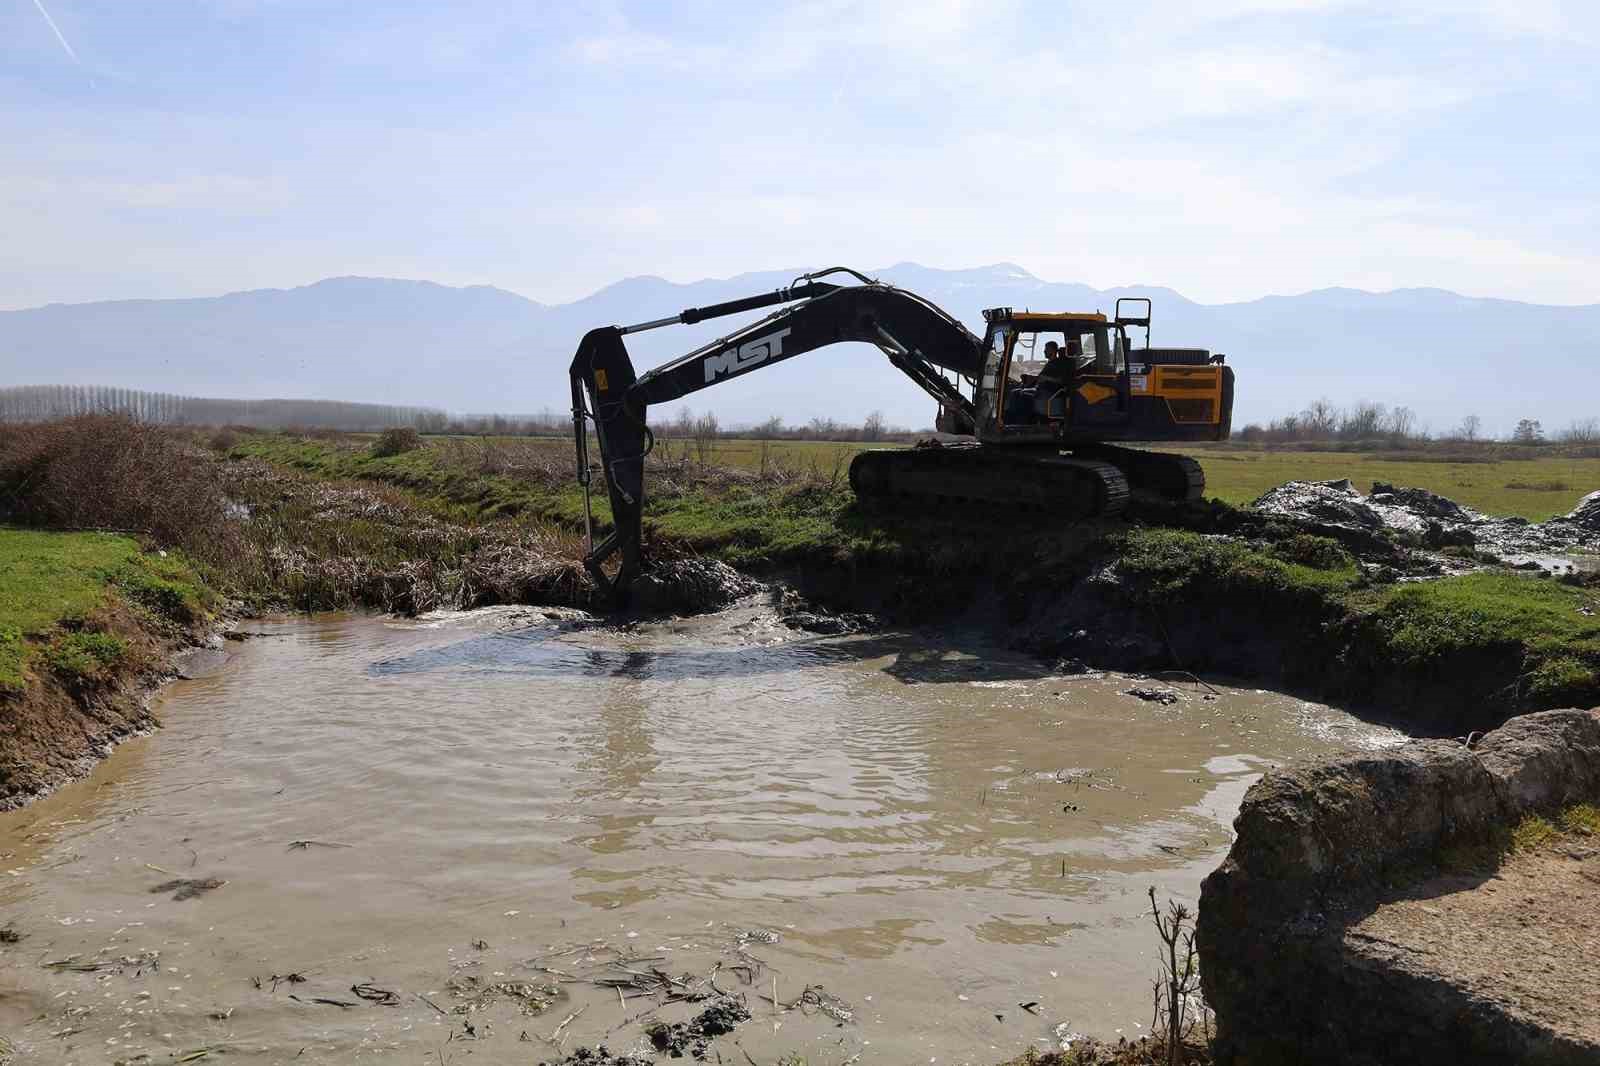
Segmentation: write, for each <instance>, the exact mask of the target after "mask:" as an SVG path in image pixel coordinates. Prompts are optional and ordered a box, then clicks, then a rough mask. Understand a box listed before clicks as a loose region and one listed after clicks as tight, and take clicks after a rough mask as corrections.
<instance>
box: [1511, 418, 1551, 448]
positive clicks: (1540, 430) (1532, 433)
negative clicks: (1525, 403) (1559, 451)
mask: <svg viewBox="0 0 1600 1066" xmlns="http://www.w3.org/2000/svg"><path fill="white" fill-rule="evenodd" d="M1511 439H1512V440H1514V441H1516V442H1517V443H1518V444H1543V443H1544V424H1543V423H1542V422H1540V421H1539V420H1538V419H1537V418H1524V419H1522V420H1521V421H1519V422H1518V423H1517V428H1516V429H1514V430H1512V431H1511Z"/></svg>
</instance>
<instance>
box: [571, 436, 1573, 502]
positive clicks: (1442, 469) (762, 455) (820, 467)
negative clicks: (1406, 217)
mask: <svg viewBox="0 0 1600 1066" xmlns="http://www.w3.org/2000/svg"><path fill="white" fill-rule="evenodd" d="M552 444H554V442H552ZM664 447H666V448H668V449H670V450H671V451H672V452H673V454H674V455H679V454H685V455H691V456H693V455H696V454H697V453H696V450H695V447H694V444H693V443H692V442H672V441H667V442H664ZM865 447H868V445H862V444H845V443H831V442H826V441H755V440H719V441H716V442H714V443H712V444H711V445H710V446H709V449H708V451H709V455H710V461H711V462H712V463H715V464H719V465H723V466H731V467H737V468H740V469H744V470H754V471H759V470H760V469H761V468H762V465H763V463H765V464H766V465H767V466H768V467H775V468H777V469H780V470H793V471H796V472H800V473H810V474H821V475H823V476H826V475H828V474H829V473H830V472H831V471H832V470H833V468H834V467H835V465H836V464H838V463H840V462H843V463H848V462H849V461H850V457H851V456H853V455H855V454H856V452H858V451H861V450H862V449H863V448H865ZM1174 450H1182V451H1184V452H1186V453H1187V454H1190V455H1194V456H1196V457H1197V458H1199V459H1200V460H1201V462H1202V463H1203V464H1204V466H1205V470H1206V495H1208V496H1215V497H1217V498H1218V499H1220V500H1223V501H1224V502H1227V503H1231V504H1234V505H1243V504H1248V503H1250V502H1251V501H1252V500H1254V499H1256V498H1257V497H1259V496H1260V495H1261V494H1262V493H1264V492H1266V491H1267V490H1268V489H1270V488H1273V487H1275V486H1277V485H1281V484H1283V483H1284V482H1285V481H1296V480H1300V481H1331V480H1334V479H1337V478H1346V477H1347V478H1349V479H1350V480H1351V481H1353V482H1354V483H1355V485H1356V487H1357V488H1358V489H1360V490H1361V491H1362V492H1371V491H1372V483H1373V482H1375V481H1386V482H1389V483H1390V484H1394V485H1402V486H1406V487H1410V488H1423V489H1428V490H1429V491H1431V492H1437V493H1439V494H1440V495H1441V496H1448V497H1450V498H1451V499H1453V500H1455V501H1456V502H1457V503H1463V504H1466V505H1467V506H1468V507H1474V508H1476V509H1478V510H1480V511H1483V512H1485V513H1487V514H1492V515H1520V516H1521V517H1523V518H1526V519H1529V520H1530V521H1534V522H1542V521H1544V520H1545V519H1547V518H1551V517H1554V516H1555V515H1559V514H1566V513H1567V512H1568V511H1570V510H1572V508H1573V506H1574V505H1575V504H1576V503H1577V502H1578V501H1579V500H1580V499H1582V498H1583V497H1584V496H1585V495H1587V494H1588V493H1590V492H1593V491H1595V490H1596V489H1600V459H1570V458H1556V457H1539V458H1530V459H1501V460H1496V461H1490V462H1443V461H1440V460H1439V459H1438V458H1434V457H1431V456H1430V454H1429V453H1427V452H1417V453H1416V454H1415V455H1414V456H1412V455H1407V454H1405V453H1395V452H1333V451H1328V452H1312V451H1287V450H1284V451H1271V450H1255V449H1249V450H1247V449H1243V448H1239V447H1237V446H1234V445H1224V446H1209V445H1204V444H1198V445H1184V446H1182V448H1181V449H1174Z"/></svg>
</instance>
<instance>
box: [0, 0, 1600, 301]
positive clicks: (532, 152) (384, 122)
mask: <svg viewBox="0 0 1600 1066" xmlns="http://www.w3.org/2000/svg"><path fill="white" fill-rule="evenodd" d="M40 2H42V7H43V11H42V10H41V7H40ZM1195 8H1204V11H1203V12H1201V11H1196V10H1192V9H1195ZM44 11H47V12H48V13H49V15H50V16H51V17H52V18H53V20H54V23H55V26H56V27H57V28H58V29H59V31H60V37H59V38H58V36H57V33H56V32H55V31H54V30H53V29H52V27H51V25H50V24H49V22H48V21H47V19H46V17H45V15H44V13H43V12H44ZM63 40H64V41H65V44H63ZM1597 48H1600V4H1595V3H1592V2H1584V3H1559V2H1550V0H1519V2H1515V3H1510V2H1498V0H1478V2H1473V0H1461V2H1454V3H1452V2H1445V0H1438V2H1432V0H1429V2H1422V3H1415V4H1404V3H1399V4H1391V3H1341V2H1335V0H1326V2H1321V0H1303V2H1302V0H1217V2H1211V3H1205V4H1191V3H1187V2H1178V0H1149V2H1142V3H1141V2H1129V3H1116V4H1110V3H1099V4H1080V3H1066V2H1060V0H1057V2H1045V3H1025V2H1017V3H1008V2H988V3H963V2H957V0H924V2H884V3H850V2H844V0H817V2H813V3H808V4H803V5H786V4H782V3H777V2H772V3H763V4H712V3H679V4H670V5H669V4H658V3H650V4H593V5H574V4H566V3H549V4H534V3H529V4H515V3H511V2H495V3H470V2H460V0H449V2H447V0H434V2H430V3H425V4H422V3H418V4H413V3H406V2H401V0H387V2H384V3H348V2H340V3H318V2H311V0H192V2H182V0H168V2H161V0H154V2H150V3H138V4H135V3H129V2H127V0H100V2H90V0H0V99H3V101H4V106H3V107H0V239H3V240H4V246H5V248H6V250H7V252H8V253H9V254H6V255H4V256H0V307H4V308H14V307H23V306H31V305H36V304H40V303H45V302H49V301H80V300H93V299H108V298H120V297H141V296H187V295H209V294H215V293H220V292H225V291H229V290H235V289H242V288H253V287H261V286H291V285H298V284H304V283H307V282H310V281H313V280H315V279H317V278H321V277H325V276H330V275H339V274H374V275H388V276H397V277H414V278H429V279H433V280H436V281H441V282H445V283H447V284H468V283H490V284H495V285H499V286H502V287H504V288H509V289H512V290H514V291H516V292H520V293H522V294H524V295H526V296H529V297H532V298H534V299H537V300H542V301H547V302H555V301H565V300H570V299H573V298H575V297H578V296H581V295H583V294H585V293H587V292H589V291H591V290H593V289H594V288H597V287H599V286H601V285H604V284H606V283H608V282H610V281H613V280H615V279H617V278H620V277H623V276H628V275H635V274H657V275H662V276H665V277H669V278H673V279H675V280H692V279H695V278H700V277H706V276H727V275H731V274H736V273H741V272H744V271H748V270H760V269H779V268H788V267H815V266H824V265H832V264H834V263H841V262H842V263H847V264H852V265H860V266H863V267H869V268H870V267H876V266H880V265H883V264H887V263H893V262H899V261H902V260H914V261H918V262H921V263H924V264H927V265H931V266H941V267H963V266H973V265H978V264H984V263H992V262H997V261H1002V260H1006V261H1012V262H1016V263H1019V264H1021V265H1022V266H1024V267H1025V268H1027V269H1029V270H1030V271H1032V272H1033V273H1035V274H1037V275H1039V276H1041V277H1045V278H1049V279H1051V280H1059V281H1078V282H1085V283H1088V284H1091V285H1094V286H1097V287H1107V286H1112V285H1117V284H1132V283H1146V284H1163V285H1169V286H1172V287H1173V288H1176V289H1178V290H1179V291H1181V292H1183V293H1185V294H1186V295H1188V296H1190V297H1192V298H1195V299H1200V300H1204V301H1210V302H1220V301H1229V300H1241V299H1251V298H1254V297H1257V296H1260V295H1264V294H1267V293H1290V292H1299V291H1304V290H1307V289H1312V288H1318V287H1322V286H1329V285H1349V286H1354V287H1359V288H1367V289H1380V290H1381V289H1390V288H1396V287H1405V286H1439V287H1443V288H1450V289H1455V290H1457V291H1461V292H1466V293H1469V294H1473V295H1492V296H1506V297H1512V298H1518V299H1526V300H1534V301H1540V302H1551V303H1592V302H1600V196H1597V195H1596V190H1597V187H1600V121H1596V118H1595V116H1596V114H1597V112H1600V75H1597V73H1596V68H1597V67H1600V64H1597V63H1596V62H1595V57H1596V55H1597V54H1600V53H1597Z"/></svg>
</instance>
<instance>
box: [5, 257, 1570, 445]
mask: <svg viewBox="0 0 1600 1066" xmlns="http://www.w3.org/2000/svg"><path fill="white" fill-rule="evenodd" d="M797 273H798V271H768V272H763V273H753V274H742V275H739V276H738V277H733V278H727V279H717V280H705V281H698V282H693V283H690V284H678V283H674V282H670V281H666V280H664V279H662V278H657V277H634V278H628V279H625V280H623V281H619V282H617V283H615V284H613V285H610V286H607V287H606V288H604V289H601V290H600V291H598V292H596V293H594V294H593V295H590V296H587V297H584V298H583V299H581V300H576V301H574V302H572V303H567V304H554V305H550V304H541V303H537V302H535V301H533V300H529V299H526V298H524V297H522V296H519V295H517V294H515V293H512V292H507V291H505V290H503V289H497V288H493V287H490V286H469V287H464V288H453V287H449V286H445V285H439V284H435V283H433V282H428V281H406V280H397V279H391V278H361V277H342V278H329V279H326V280H323V281H319V282H316V283H314V284H311V285H306V286H303V287H300V288H294V289H258V290H253V291H249V292H236V293H230V294H228V295H225V296H216V297H202V298H190V299H173V300H115V301H105V302H97V303H83V304H50V305H48V306H45V307H38V308H29V309H25V310H18V311H3V312H0V385H28V384H66V385H87V384H99V385H114V386H121V387H127V388H138V389H150V390H155V391H160V392H175V393H183V394H187V395H204V396H226V397H236V398H241V399H262V398H268V397H296V398H315V399H335V400H361V401H372V402H377V403H394V404H415V405H423V406H432V407H442V408H445V409H447V410H450V411H453V412H506V413H519V414H525V413H538V412H540V411H542V410H546V409H548V410H552V411H557V412H560V411H564V410H565V408H566V407H567V406H568V399H567V378H566V368H567V363H568V361H569V360H570V359H571V356H572V352H573V350H574V348H575V347H576V346H577V342H578V339H579V338H580V337H581V336H582V335H583V333H584V332H585V331H587V330H588V329H590V328H593V327H594V326H598V325H610V324H622V323H628V322H639V321H644V320H648V319H654V318H659V317H662V316H666V315H672V314H675V313H676V312H678V311H679V310H682V309H683V308H685V307H691V306H701V305H704V304H709V303H716V302H719V301H723V300H729V299H733V298H736V297H739V296H746V295H751V294H754V293H759V292H764V291H769V290H772V289H775V288H778V287H780V286H783V285H786V284H788V283H789V281H791V280H792V279H793V277H794V276H795V274H797ZM869 273H871V274H872V276H874V277H877V278H879V279H881V280H883V281H887V282H891V283H893V284H896V285H899V286H902V287H904V288H907V289H910V290H912V291H914V292H917V293H920V294H922V295H924V296H926V297H928V298H929V299H931V300H933V301H934V302H935V303H938V304H939V305H941V306H943V307H945V308H946V309H947V310H949V311H950V312H952V313H953V314H955V315H956V316H957V317H959V318H961V319H963V320H964V321H965V322H967V324H968V326H969V327H970V328H972V329H973V330H974V331H975V332H979V333H981V332H982V316H981V311H982V309H983V308H985V307H997V306H1014V307H1018V308H1023V307H1027V308H1032V309H1034V310H1060V311H1066V310H1096V309H1098V310H1104V311H1107V312H1110V311H1111V310H1112V308H1113V307H1114V305H1115V302H1116V300H1117V298H1118V297H1120V296H1146V297H1149V298H1150V299H1151V300H1152V301H1153V319H1154V320H1153V342H1154V343H1155V344H1157V345H1160V346H1174V347H1181V346H1193V347H1205V348H1210V349H1211V350H1212V351H1220V352H1225V353H1227V355H1228V361H1229V363H1230V365H1232V366H1233V367H1234V368H1235V370H1236V371H1237V373H1238V375H1239V386H1238V398H1237V403H1236V408H1235V415H1234V425H1235V426H1236V427H1237V426H1242V425H1244V424H1245V423H1246V422H1251V421H1264V420H1266V419H1269V418H1273V417H1277V416H1280V415H1283V414H1287V413H1290V412H1292V411H1295V410H1298V409H1299V408H1301V407H1303V406H1304V405H1305V404H1306V403H1308V402H1310V401H1312V400H1315V399H1318V398H1326V399H1328V400H1329V401H1331V402H1333V403H1334V404H1336V405H1345V404H1350V403H1353V402H1356V401H1360V400H1370V401H1377V402H1381V403H1385V404H1388V405H1390V406H1399V405H1404V406H1407V407H1410V408H1412V409H1413V410H1414V411H1416V412H1417V414H1418V416H1419V417H1420V419H1421V421H1422V422H1423V423H1424V424H1427V425H1431V426H1432V428H1433V429H1435V430H1436V431H1443V430H1446V429H1448V428H1449V427H1451V426H1453V425H1454V424H1455V423H1456V422H1458V421H1459V420H1460V418H1461V417H1462V416H1463V415H1466V414H1468V413H1475V414H1478V415H1480V416H1481V417H1482V419H1483V425H1484V429H1485V430H1486V431H1488V432H1491V433H1503V432H1505V431H1506V430H1508V429H1509V428H1510V426H1511V425H1513V424H1514V423H1515V422H1516V421H1517V420H1518V419H1521V418H1537V419H1541V420H1542V421H1543V423H1544V425H1545V427H1546V428H1547V429H1552V430H1553V429H1557V428H1559V427H1561V426H1564V425H1566V424H1568V423H1570V422H1572V421H1574V420H1577V419H1583V418H1589V417H1592V416H1593V415H1594V413H1595V412H1596V410H1597V409H1600V403H1597V397H1600V304H1596V305H1586V306H1577V307H1567V306H1547V305H1539V304H1528V303H1519V302H1516V301H1511V300H1496V299H1483V298H1475V297H1466V296H1460V295H1457V294H1455V293H1451V292H1446V291H1443V290H1439V289H1401V290H1396V291H1393V292H1384V293H1370V292H1362V291H1359V290H1355V289H1337V288H1336V289H1321V290H1318V291H1315V292H1308V293H1303V294H1301V295H1297V296H1267V297H1263V298H1261V299H1258V300H1251V301H1247V302H1241V303H1228V304H1201V303H1196V302H1194V301H1191V300H1188V299H1186V298H1185V297H1183V296H1182V295H1180V294H1178V293H1176V292H1174V291H1172V290H1170V289H1165V288H1157V287H1148V286H1130V287H1126V288H1116V289H1094V288H1091V287H1089V286H1087V285H1080V284H1067V283H1057V282H1048V281H1044V280H1041V279H1039V278H1037V277H1034V276H1033V275H1032V274H1029V273H1028V272H1027V271H1025V270H1023V269H1022V268H1020V267H1017V266H1014V265H1012V264H1009V263H1001V264H996V265H993V266H986V267H978V268H975V269H968V270H936V269H932V268H928V267H923V266H918V265H916V264H914V263H902V264H899V265H897V266H893V267H888V268H885V269H882V270H879V271H875V272H869ZM759 313H760V312H758V313H757V314H759ZM752 317H755V316H754V315H750V316H745V317H744V318H730V319H721V320H716V321H713V322H709V323H701V324H700V325H698V326H693V327H677V328H674V329H663V330H657V331H653V332H650V333H644V334H639V335H636V336H634V337H630V338H629V346H630V350H631V351H632V352H633V353H634V359H635V362H636V364H637V365H638V366H639V367H640V369H641V370H642V369H644V368H646V367H648V366H653V365H655V364H657V363H659V362H662V361H665V360H666V359H668V358H670V357H671V356H674V355H677V354H681V353H682V352H686V351H688V350H690V349H691V348H692V347H694V346H696V345H698V344H700V343H702V342H704V341H706V340H709V339H711V338H713V337H715V336H717V335H719V334H721V333H724V332H727V331H729V330H731V329H732V328H734V326H735V325H737V324H738V323H739V322H741V321H745V320H747V319H748V318H752ZM686 402H687V403H688V404H689V405H691V406H693V407H694V408H695V409H696V410H713V411H715V412H716V413H717V415H718V417H719V418H720V419H721V421H722V423H723V424H724V425H738V424H748V423H755V422H759V421H762V420H764V419H766V418H768V417H770V416H771V415H774V414H776V415H781V416H782V417H783V418H784V420H785V421H786V422H787V423H789V424H795V423H803V422H806V421H809V420H810V419H812V418H813V417H828V418H835V419H838V420H841V421H847V422H859V421H860V420H861V418H862V417H863V416H864V415H865V414H866V413H867V412H869V411H873V410H879V411H882V412H883V414H884V415H885V417H886V420H887V421H888V422H889V423H890V424H893V425H902V426H909V427H920V426H926V425H929V424H931V422H932V417H933V412H932V410H931V406H930V401H929V400H928V399H927V398H926V397H925V396H924V394H923V393H922V392H921V391H920V390H919V389H917V388H916V386H914V385H913V384H911V383H910V382H909V381H907V380H906V379H905V378H903V377H902V376H901V375H900V373H899V372H898V371H896V370H895V369H893V368H892V367H891V366H889V365H888V363H887V362H886V361H885V359H884V358H883V356H882V355H881V354H880V353H879V352H878V351H877V350H876V349H874V348H869V347H867V346H864V345H840V346H836V347H834V348H829V349H823V350H821V351H818V352H815V353H813V354H811V355H808V356H805V357H802V358H800V359H796V360H792V361H789V362H786V363H783V364H780V365H778V366H775V367H773V369H772V370H770V371H768V372H765V373H757V374H751V375H747V376H745V377H742V378H739V379H736V380H734V381H731V382H729V383H728V384H726V385H725V386H721V387H718V388H716V389H714V390H711V391H708V392H704V393H699V394H696V395H694V396H691V397H689V398H688V399H687V401H686Z"/></svg>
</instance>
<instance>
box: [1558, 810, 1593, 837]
mask: <svg viewBox="0 0 1600 1066" xmlns="http://www.w3.org/2000/svg"><path fill="white" fill-rule="evenodd" d="M1559 821H1560V823H1561V829H1562V831H1563V832H1567V833H1577V834H1579V835H1581V836H1594V835H1595V834H1600V807H1596V806H1595V805H1594V804H1592V803H1579V804H1577V805H1576V806H1572V807H1568V808H1567V809H1566V810H1564V811H1562V812H1561V817H1560V819H1559Z"/></svg>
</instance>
